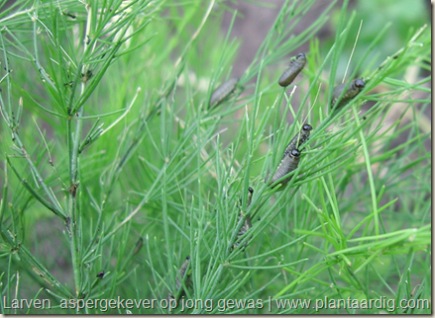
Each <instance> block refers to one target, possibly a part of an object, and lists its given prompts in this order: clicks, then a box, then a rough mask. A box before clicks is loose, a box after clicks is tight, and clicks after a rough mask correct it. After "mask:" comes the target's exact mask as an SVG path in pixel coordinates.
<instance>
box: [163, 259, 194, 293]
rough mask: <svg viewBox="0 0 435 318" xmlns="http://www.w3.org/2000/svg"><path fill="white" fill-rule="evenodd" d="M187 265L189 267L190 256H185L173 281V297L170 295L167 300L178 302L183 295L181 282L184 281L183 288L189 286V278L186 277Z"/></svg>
mask: <svg viewBox="0 0 435 318" xmlns="http://www.w3.org/2000/svg"><path fill="white" fill-rule="evenodd" d="M189 265H190V256H187V257H186V259H185V260H184V262H183V264H182V265H181V267H180V270H179V272H178V274H177V277H176V279H175V295H174V294H172V293H170V294H169V296H168V299H177V300H178V299H179V298H180V297H181V296H183V295H184V294H185V292H184V289H182V287H183V281H185V286H188V285H190V284H191V281H190V276H189V275H187V270H188V269H189Z"/></svg>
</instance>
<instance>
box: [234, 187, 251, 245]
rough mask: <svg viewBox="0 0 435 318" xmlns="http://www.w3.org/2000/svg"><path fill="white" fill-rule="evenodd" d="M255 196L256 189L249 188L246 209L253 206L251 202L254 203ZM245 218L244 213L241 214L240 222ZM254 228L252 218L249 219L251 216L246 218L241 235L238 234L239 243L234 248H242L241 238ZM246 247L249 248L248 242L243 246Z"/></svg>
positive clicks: (240, 231)
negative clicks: (253, 197)
mask: <svg viewBox="0 0 435 318" xmlns="http://www.w3.org/2000/svg"><path fill="white" fill-rule="evenodd" d="M253 194H254V189H253V188H252V187H249V188H248V202H247V203H246V207H249V206H250V205H251V201H252V195H253ZM242 218H243V215H242V213H241V212H240V213H239V220H240V219H242ZM251 227H252V223H251V218H250V217H249V215H247V216H246V218H245V222H244V223H243V225H242V227H241V228H240V230H239V233H237V241H236V242H235V243H234V244H233V248H236V247H239V246H240V237H241V236H242V235H243V234H245V233H246V232H248V230H249V229H250V228H251ZM246 246H248V242H245V244H243V246H242V247H243V248H245V247H246Z"/></svg>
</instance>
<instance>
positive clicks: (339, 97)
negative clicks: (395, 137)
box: [331, 78, 366, 109]
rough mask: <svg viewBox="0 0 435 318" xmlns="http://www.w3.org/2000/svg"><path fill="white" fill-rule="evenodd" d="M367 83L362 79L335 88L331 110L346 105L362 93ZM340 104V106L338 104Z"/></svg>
mask: <svg viewBox="0 0 435 318" xmlns="http://www.w3.org/2000/svg"><path fill="white" fill-rule="evenodd" d="M365 85H366V83H365V82H364V80H363V79H362V78H357V79H354V80H353V81H352V82H350V84H349V83H343V84H340V85H338V86H336V87H335V88H334V92H333V93H332V100H331V109H332V108H336V109H338V108H340V107H343V106H344V105H346V104H347V103H348V102H349V101H350V100H351V99H352V98H354V97H355V96H356V95H358V94H359V92H361V90H362V89H363V88H364V86H365ZM346 88H347V90H346V91H345V92H343V90H345V89H346ZM337 102H338V104H337Z"/></svg>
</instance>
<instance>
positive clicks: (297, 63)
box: [278, 53, 307, 87]
mask: <svg viewBox="0 0 435 318" xmlns="http://www.w3.org/2000/svg"><path fill="white" fill-rule="evenodd" d="M306 62H307V58H306V57H305V54H304V53H299V54H298V55H296V56H294V57H292V59H291V60H290V65H289V67H288V69H287V70H285V72H284V73H283V74H282V75H281V77H280V78H279V80H278V84H279V85H280V86H282V87H287V86H289V85H290V84H291V83H292V82H293V80H294V79H295V78H296V76H298V74H299V73H300V72H301V71H302V69H303V68H304V66H305V63H306Z"/></svg>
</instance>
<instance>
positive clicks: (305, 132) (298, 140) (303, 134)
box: [284, 124, 313, 156]
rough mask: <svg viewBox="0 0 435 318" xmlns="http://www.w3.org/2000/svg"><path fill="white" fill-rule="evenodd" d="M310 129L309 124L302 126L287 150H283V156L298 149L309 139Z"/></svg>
mask: <svg viewBox="0 0 435 318" xmlns="http://www.w3.org/2000/svg"><path fill="white" fill-rule="evenodd" d="M311 129H313V127H311V125H310V124H304V125H303V126H302V129H301V131H300V132H299V133H297V134H296V136H294V137H293V139H292V140H291V141H290V143H289V144H288V146H287V148H285V152H284V156H285V155H286V154H288V153H290V151H292V150H293V149H299V147H300V146H301V145H302V144H303V143H304V142H306V141H307V140H308V138H309V137H310V131H311Z"/></svg>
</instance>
